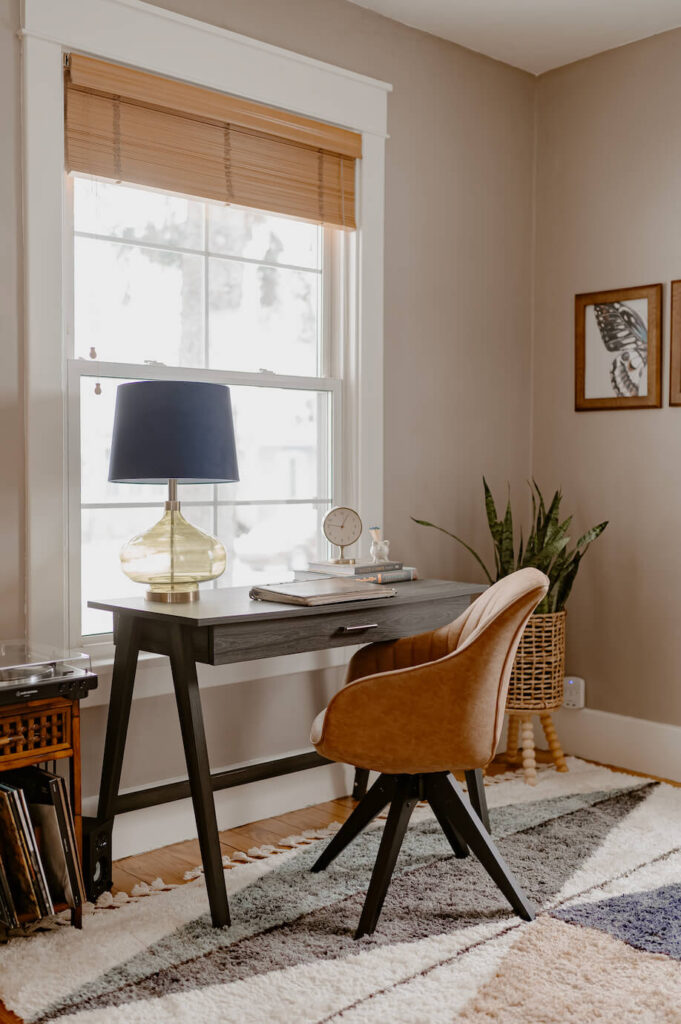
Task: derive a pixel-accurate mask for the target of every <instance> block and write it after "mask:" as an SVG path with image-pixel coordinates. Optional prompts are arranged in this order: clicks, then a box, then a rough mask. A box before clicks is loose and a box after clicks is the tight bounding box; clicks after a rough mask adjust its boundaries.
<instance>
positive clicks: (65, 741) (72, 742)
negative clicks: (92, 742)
mask: <svg viewBox="0 0 681 1024" xmlns="http://www.w3.org/2000/svg"><path fill="white" fill-rule="evenodd" d="M86 692H87V691H86ZM82 695H83V696H85V693H83V694H82ZM63 758H68V759H69V760H70V765H69V769H70V770H69V795H70V798H71V809H72V811H73V820H74V825H75V830H76V842H77V843H78V853H79V855H80V857H81V860H82V851H83V819H82V812H81V788H80V704H79V699H75V700H70V699H68V698H65V697H52V698H49V699H43V700H30V701H21V702H18V703H15V704H5V705H3V706H0V777H1V773H2V772H3V771H6V770H7V769H9V768H27V767H28V766H29V765H36V764H41V765H42V764H45V763H46V762H50V761H57V760H62V759H63ZM54 909H55V912H57V913H59V912H60V911H62V910H67V909H68V907H67V906H66V904H65V903H64V904H58V905H56V906H55V908H54ZM71 924H73V925H74V926H75V927H76V928H82V926H83V908H82V907H75V908H73V909H72V910H71Z"/></svg>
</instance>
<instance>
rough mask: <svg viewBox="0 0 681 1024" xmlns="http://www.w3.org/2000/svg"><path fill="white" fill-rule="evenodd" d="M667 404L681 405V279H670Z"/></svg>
mask: <svg viewBox="0 0 681 1024" xmlns="http://www.w3.org/2000/svg"><path fill="white" fill-rule="evenodd" d="M671 289H672V316H671V329H670V332H669V333H670V337H671V344H670V358H669V404H670V405H681V281H672V284H671Z"/></svg>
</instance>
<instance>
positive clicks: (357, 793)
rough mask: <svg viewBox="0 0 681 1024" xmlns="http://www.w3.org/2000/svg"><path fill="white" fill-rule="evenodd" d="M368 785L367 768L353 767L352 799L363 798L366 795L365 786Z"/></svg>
mask: <svg viewBox="0 0 681 1024" xmlns="http://www.w3.org/2000/svg"><path fill="white" fill-rule="evenodd" d="M368 785H369V770H368V768H355V781H354V783H353V785H352V799H353V800H363V799H364V797H365V796H366V795H367V786H368Z"/></svg>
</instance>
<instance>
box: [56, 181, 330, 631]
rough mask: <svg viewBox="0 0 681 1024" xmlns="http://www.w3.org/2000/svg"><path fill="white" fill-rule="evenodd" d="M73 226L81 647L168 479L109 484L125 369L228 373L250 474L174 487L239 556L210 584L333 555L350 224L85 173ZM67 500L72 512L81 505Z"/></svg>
mask: <svg viewBox="0 0 681 1024" xmlns="http://www.w3.org/2000/svg"><path fill="white" fill-rule="evenodd" d="M67 193H68V196H67V198H68V202H67V208H69V209H70V210H71V213H72V223H73V232H72V240H73V302H72V317H71V318H70V319H71V321H72V323H71V325H70V327H71V330H67V335H68V336H69V340H70V342H71V354H72V357H73V358H72V359H71V361H70V368H69V388H70V400H69V410H70V422H69V446H70V459H69V462H70V469H71V476H72V479H71V481H70V495H71V501H72V502H73V501H75V500H77V501H78V505H79V510H78V511H79V514H71V516H70V523H71V531H70V548H71V551H70V562H71V572H70V581H71V582H70V589H71V618H72V630H71V632H72V642H74V643H78V642H79V641H80V637H81V635H84V636H91V635H93V634H102V633H108V632H109V631H110V629H111V618H110V616H109V615H108V613H104V612H98V611H95V610H93V609H88V608H87V601H88V600H89V599H92V598H94V597H102V596H114V595H115V596H125V595H128V594H130V595H137V594H139V592H140V589H139V586H138V585H135V584H134V583H132V582H131V581H129V580H128V579H127V578H126V577H125V576H124V575H123V574H122V572H121V569H120V564H119V561H118V552H119V550H120V548H121V546H122V545H123V543H124V542H125V541H127V540H128V539H129V538H130V537H131V536H133V535H134V534H135V533H138V532H141V531H142V530H144V529H146V528H147V527H148V526H150V525H151V524H152V523H153V522H155V521H156V520H157V519H158V518H159V517H160V514H161V509H162V502H163V501H164V500H165V496H166V495H165V491H164V489H163V488H162V487H152V486H144V485H132V484H110V483H108V482H107V475H108V459H109V448H110V438H111V428H112V424H113V408H114V400H115V392H116V387H117V385H118V384H119V383H121V382H122V381H123V380H131V379H133V380H135V379H158V378H173V379H182V378H184V379H196V380H215V381H218V382H221V383H225V384H229V386H230V388H231V393H232V404H233V409H234V421H235V431H236V437H237V446H238V452H239V468H240V476H241V479H240V482H239V483H237V484H224V485H194V486H185V487H181V488H180V499H181V501H182V503H183V509H184V511H185V514H186V515H187V517H188V518H189V519H190V521H191V522H193V523H194V524H196V525H197V526H198V527H200V528H201V529H204V530H206V531H207V532H209V533H212V534H214V535H216V536H218V537H219V538H220V539H221V540H222V542H223V544H224V545H225V548H226V550H227V553H228V564H227V570H226V572H225V574H224V575H223V576H222V577H221V578H220V579H219V580H217V581H216V583H215V584H213V585H217V586H232V585H235V586H239V585H246V584H251V583H254V582H263V581H269V582H273V581H277V580H283V579H286V578H291V571H292V570H293V569H299V568H304V567H305V566H306V565H307V562H308V560H309V559H310V558H314V557H317V556H320V555H325V554H326V548H325V547H323V546H322V540H321V538H322V534H321V528H320V527H321V519H322V517H323V515H324V513H325V512H326V511H327V509H328V508H329V507H330V506H331V504H332V503H333V501H334V498H336V497H337V496H338V493H339V479H340V473H341V467H340V458H339V452H338V448H339V445H338V443H337V439H338V438H339V436H340V393H341V383H340V373H339V368H340V366H341V362H342V360H341V347H342V346H341V341H342V339H341V330H340V325H341V320H342V318H341V317H340V315H339V312H338V311H339V310H340V308H341V306H342V303H341V302H340V291H341V283H342V280H343V273H342V269H343V264H344V259H345V257H346V255H347V249H348V247H349V245H350V240H349V236H347V234H346V233H345V232H342V231H340V230H336V229H333V228H329V227H324V228H323V227H321V226H319V225H316V224H312V223H309V222H305V221H301V220H295V219H292V218H289V217H284V216H279V215H274V214H270V213H267V212H262V211H259V210H254V209H250V208H249V209H247V208H243V207H237V206H226V205H224V204H219V203H214V202H209V201H204V200H203V199H197V198H193V197H183V196H179V195H177V194H170V193H167V192H162V191H158V190H153V189H149V188H142V187H137V186H131V185H127V184H121V183H114V182H111V181H109V180H104V179H98V178H95V177H91V176H81V175H77V174H71V175H69V176H68V178H67ZM73 512H76V510H75V509H73Z"/></svg>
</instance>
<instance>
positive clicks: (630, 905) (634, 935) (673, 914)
mask: <svg viewBox="0 0 681 1024" xmlns="http://www.w3.org/2000/svg"><path fill="white" fill-rule="evenodd" d="M554 917H559V918H561V920H563V921H569V922H570V923H571V924H578V925H584V926H587V927H590V928H599V929H600V930H601V931H604V932H609V933H610V935H614V936H616V937H617V938H618V939H622V941H623V942H628V943H629V945H630V946H636V948H637V949H645V950H646V951H647V952H649V953H666V954H667V956H671V957H674V959H676V960H681V884H677V885H665V886H661V887H660V888H659V889H652V890H650V889H648V890H647V891H646V892H633V893H627V894H625V895H622V896H613V897H612V898H611V899H608V900H599V901H598V902H593V903H577V904H571V905H570V906H569V907H563V908H562V909H560V910H556V911H554ZM680 1016H681V1014H680Z"/></svg>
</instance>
